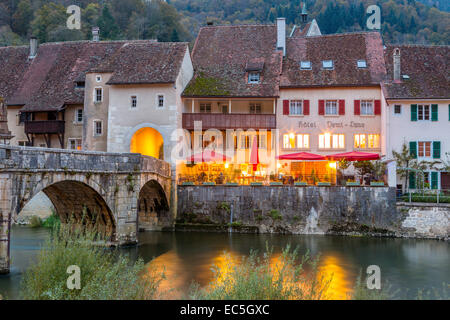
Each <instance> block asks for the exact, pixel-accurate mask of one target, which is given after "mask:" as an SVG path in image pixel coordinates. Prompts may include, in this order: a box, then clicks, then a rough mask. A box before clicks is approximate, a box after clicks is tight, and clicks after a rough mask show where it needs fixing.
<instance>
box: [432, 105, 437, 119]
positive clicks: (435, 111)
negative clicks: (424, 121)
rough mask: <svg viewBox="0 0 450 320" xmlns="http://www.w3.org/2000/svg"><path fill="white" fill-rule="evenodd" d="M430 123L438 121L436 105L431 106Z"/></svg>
mask: <svg viewBox="0 0 450 320" xmlns="http://www.w3.org/2000/svg"><path fill="white" fill-rule="evenodd" d="M431 121H438V105H437V104H432V105H431Z"/></svg>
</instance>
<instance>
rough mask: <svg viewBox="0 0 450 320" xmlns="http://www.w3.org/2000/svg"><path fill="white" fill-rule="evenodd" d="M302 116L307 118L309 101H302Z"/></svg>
mask: <svg viewBox="0 0 450 320" xmlns="http://www.w3.org/2000/svg"><path fill="white" fill-rule="evenodd" d="M303 115H305V116H309V100H303Z"/></svg>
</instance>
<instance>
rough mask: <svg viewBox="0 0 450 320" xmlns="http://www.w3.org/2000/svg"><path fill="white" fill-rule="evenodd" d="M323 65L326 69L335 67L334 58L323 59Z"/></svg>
mask: <svg viewBox="0 0 450 320" xmlns="http://www.w3.org/2000/svg"><path fill="white" fill-rule="evenodd" d="M322 67H323V68H324V69H333V60H323V61H322Z"/></svg>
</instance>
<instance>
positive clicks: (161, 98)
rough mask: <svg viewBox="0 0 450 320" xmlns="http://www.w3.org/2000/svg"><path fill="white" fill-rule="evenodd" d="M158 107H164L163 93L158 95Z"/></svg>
mask: <svg viewBox="0 0 450 320" xmlns="http://www.w3.org/2000/svg"><path fill="white" fill-rule="evenodd" d="M158 107H159V108H162V107H164V96H163V95H162V94H160V95H159V96H158Z"/></svg>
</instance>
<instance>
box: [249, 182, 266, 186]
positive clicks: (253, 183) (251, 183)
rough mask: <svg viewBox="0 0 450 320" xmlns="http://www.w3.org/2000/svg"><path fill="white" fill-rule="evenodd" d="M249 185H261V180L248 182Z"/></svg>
mask: <svg viewBox="0 0 450 320" xmlns="http://www.w3.org/2000/svg"><path fill="white" fill-rule="evenodd" d="M250 185H251V186H262V185H263V184H262V182H250Z"/></svg>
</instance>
